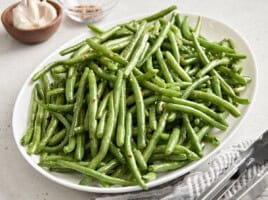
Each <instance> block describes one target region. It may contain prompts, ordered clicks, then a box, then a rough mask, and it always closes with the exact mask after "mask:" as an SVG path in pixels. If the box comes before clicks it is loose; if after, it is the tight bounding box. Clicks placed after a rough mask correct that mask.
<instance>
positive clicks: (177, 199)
mask: <svg viewBox="0 0 268 200" xmlns="http://www.w3.org/2000/svg"><path fill="white" fill-rule="evenodd" d="M252 142H253V141H252V140H248V141H245V142H242V143H239V144H236V145H233V146H231V147H230V148H228V149H226V150H223V151H221V152H220V153H219V154H218V155H217V156H215V157H214V158H213V159H212V160H211V161H209V163H208V167H206V168H204V169H203V170H200V169H197V170H195V171H193V172H191V173H190V174H189V175H187V176H185V178H184V179H183V180H181V179H180V178H178V179H176V180H173V181H171V182H168V183H166V184H164V185H161V186H158V187H155V188H152V189H150V190H149V191H140V192H133V193H126V194H116V195H99V196H95V199H96V200H126V199H127V200H141V199H142V200H158V199H159V200H181V199H183V200H195V199H198V197H199V196H200V195H201V194H202V193H203V192H205V191H206V189H207V188H208V187H209V186H211V185H212V184H214V183H215V182H216V181H217V178H218V177H219V176H220V175H222V174H223V173H224V172H225V171H226V170H227V169H228V168H229V167H231V166H232V165H233V164H234V162H235V161H236V160H237V159H238V158H239V156H240V155H241V153H242V152H243V151H245V150H246V149H247V148H248V147H249V145H250V144H251V143H252ZM267 166H268V165H267V164H264V165H254V166H252V167H250V168H249V169H247V171H246V172H245V173H243V174H242V175H241V176H240V177H239V178H238V179H237V181H236V182H235V184H234V185H233V187H231V188H230V189H229V190H228V191H226V192H225V194H224V196H223V198H222V200H227V199H230V198H231V197H232V196H233V195H235V194H236V193H237V192H238V191H239V190H240V189H242V188H243V186H245V185H247V183H248V182H249V181H250V180H252V179H253V177H254V176H255V175H257V174H259V173H262V172H264V170H265V169H266V167H267Z"/></svg>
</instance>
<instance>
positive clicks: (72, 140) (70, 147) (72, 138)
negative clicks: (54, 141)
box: [63, 136, 76, 154]
mask: <svg viewBox="0 0 268 200" xmlns="http://www.w3.org/2000/svg"><path fill="white" fill-rule="evenodd" d="M75 146H76V136H69V140H68V144H67V145H65V146H64V148H63V152H64V153H66V154H67V153H71V152H72V151H74V150H75Z"/></svg>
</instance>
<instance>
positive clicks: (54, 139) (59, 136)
mask: <svg viewBox="0 0 268 200" xmlns="http://www.w3.org/2000/svg"><path fill="white" fill-rule="evenodd" d="M65 135H66V129H62V130H61V131H59V132H57V133H55V134H54V135H53V136H52V137H51V138H50V139H49V140H48V145H49V146H53V145H56V144H58V143H59V142H60V141H62V139H63V138H64V136H65Z"/></svg>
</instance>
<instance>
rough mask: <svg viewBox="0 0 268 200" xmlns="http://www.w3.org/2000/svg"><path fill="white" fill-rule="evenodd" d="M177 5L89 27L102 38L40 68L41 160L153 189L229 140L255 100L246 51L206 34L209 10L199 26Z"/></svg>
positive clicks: (34, 108)
mask: <svg viewBox="0 0 268 200" xmlns="http://www.w3.org/2000/svg"><path fill="white" fill-rule="evenodd" d="M175 9H176V6H170V7H168V8H166V9H164V10H161V11H159V12H157V13H155V14H153V15H151V16H147V17H145V18H142V19H135V20H132V21H130V22H127V23H124V24H119V25H117V26H114V27H111V28H110V29H108V30H103V29H99V28H98V27H96V26H95V25H89V26H88V28H89V29H90V30H91V31H92V32H94V33H96V35H94V36H93V37H88V38H85V39H84V40H83V41H80V42H79V43H77V44H74V45H73V46H70V47H68V48H66V49H64V50H61V51H60V55H64V57H62V58H61V59H60V60H54V61H53V62H51V63H47V64H46V66H44V68H43V69H41V70H40V71H38V72H36V73H35V74H34V75H33V77H32V82H33V92H32V98H31V103H30V109H29V110H30V111H29V122H28V127H27V129H26V130H23V131H25V135H24V136H23V137H22V139H21V144H22V145H24V146H28V149H27V152H28V153H29V154H39V155H40V163H39V166H40V167H44V168H48V169H49V170H51V171H53V172H54V173H61V172H62V173H64V172H68V173H71V174H72V173H80V174H82V175H83V176H84V177H83V178H82V180H81V181H80V183H79V184H82V185H85V187H86V186H87V185H89V186H96V187H97V186H100V187H114V186H115V187H116V186H118V185H121V186H131V185H139V186H140V187H141V188H143V189H147V188H148V186H147V183H148V182H150V181H153V180H154V179H157V178H158V174H159V173H161V172H168V171H172V170H176V169H178V168H181V167H184V166H186V165H188V164H189V163H191V162H193V161H196V160H198V159H201V158H202V157H203V156H206V154H205V152H207V149H206V148H207V143H210V144H212V145H214V146H216V145H219V144H220V142H221V141H220V139H219V138H218V136H217V135H216V134H214V131H215V130H216V131H217V134H219V135H220V134H221V132H223V131H225V130H228V129H229V126H228V125H229V124H228V121H229V119H228V118H227V117H228V116H229V117H239V116H240V115H241V113H240V108H239V107H238V106H240V105H247V104H248V103H249V100H248V99H246V98H244V97H243V95H244V94H243V92H244V91H245V90H246V89H247V85H248V84H249V83H250V78H249V77H247V76H245V75H244V74H243V73H242V72H243V63H241V61H242V60H243V59H246V56H245V55H242V54H241V53H240V52H237V50H236V49H235V44H234V42H232V41H231V39H230V38H225V39H223V40H221V41H217V42H211V41H210V38H206V35H203V33H202V31H203V27H202V19H201V17H198V18H197V22H196V24H195V25H194V26H192V27H191V26H190V24H189V18H188V17H187V16H185V17H184V16H182V15H180V14H179V13H176V12H174V10H175ZM191 25H192V24H191ZM207 28H208V29H209V27H207ZM207 31H208V32H209V31H210V30H206V32H207ZM223 35H224V34H223ZM217 129H218V130H217Z"/></svg>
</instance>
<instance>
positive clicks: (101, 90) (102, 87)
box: [97, 81, 107, 100]
mask: <svg viewBox="0 0 268 200" xmlns="http://www.w3.org/2000/svg"><path fill="white" fill-rule="evenodd" d="M106 86H107V81H101V82H100V83H99V85H98V91H97V96H98V99H99V100H100V99H101V97H102V95H103V93H104V91H105V89H106Z"/></svg>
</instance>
